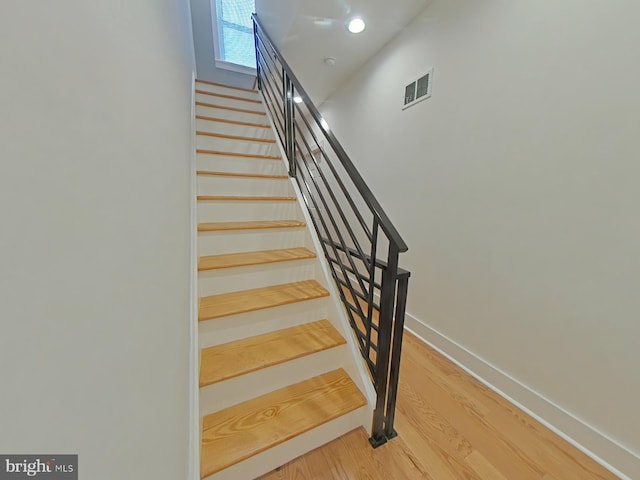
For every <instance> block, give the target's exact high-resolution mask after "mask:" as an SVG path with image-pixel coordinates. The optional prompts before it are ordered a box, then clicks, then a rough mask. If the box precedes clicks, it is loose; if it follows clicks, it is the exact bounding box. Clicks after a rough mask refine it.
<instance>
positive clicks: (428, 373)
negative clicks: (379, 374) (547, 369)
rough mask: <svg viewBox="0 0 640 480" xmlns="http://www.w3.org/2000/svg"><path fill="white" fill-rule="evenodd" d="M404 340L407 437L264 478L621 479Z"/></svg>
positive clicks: (348, 446) (320, 455)
mask: <svg viewBox="0 0 640 480" xmlns="http://www.w3.org/2000/svg"><path fill="white" fill-rule="evenodd" d="M404 338H405V342H404V346H403V350H402V363H401V366H400V386H399V394H398V409H397V413H396V429H397V430H398V433H399V437H397V438H395V439H393V440H391V441H390V442H388V443H387V444H385V445H383V446H382V447H380V448H378V449H376V450H373V449H371V447H370V446H369V444H368V442H367V438H366V433H365V432H364V431H362V430H358V431H354V432H351V433H350V434H348V435H346V436H345V437H344V438H341V439H338V440H335V441H333V442H331V443H329V444H327V445H325V446H323V447H321V448H319V449H316V450H314V451H313V452H310V453H308V454H307V455H304V456H302V457H300V458H298V459H296V460H294V461H293V462H291V463H288V464H287V465H284V466H283V467H281V468H280V469H278V470H276V471H274V472H271V473H269V474H267V475H264V476H263V477H261V478H260V480H284V479H291V480H293V479H294V478H295V479H296V480H312V479H313V480H344V479H361V478H366V479H385V480H386V479H411V480H413V479H435V480H462V479H463V480H524V479H536V480H615V479H617V477H616V476H615V475H614V474H613V473H611V472H609V471H608V470H606V469H605V468H604V467H602V466H601V465H599V464H598V463H596V462H595V461H594V460H592V459H591V458H589V457H587V456H586V455H585V454H583V453H582V452H580V451H579V450H577V449H576V448H575V447H573V446H571V445H570V444H569V443H567V442H566V441H564V440H563V439H562V438H560V437H558V436H557V435H556V434H554V433H553V432H551V431H550V430H549V429H548V428H546V427H544V426H543V425H542V424H540V423H539V422H537V421H536V420H534V419H533V418H531V417H530V416H528V415H527V414H525V413H524V412H522V411H521V410H519V409H518V408H517V407H515V406H514V405H512V404H511V403H509V402H508V401H507V400H506V399H504V398H502V397H500V396H499V395H498V394H496V393H495V392H493V391H492V390H490V389H489V388H487V387H486V386H484V385H483V384H481V383H480V382H478V381H477V380H476V379H474V378H473V377H471V376H470V375H468V374H467V373H466V372H464V371H463V370H462V369H460V368H459V367H457V366H456V365H455V364H453V363H452V362H450V361H449V360H448V359H446V358H445V357H443V356H442V355H440V354H439V353H437V352H436V351H435V350H433V349H432V348H430V347H429V346H427V345H425V344H424V343H423V342H422V341H420V340H419V339H417V338H416V337H414V336H413V335H411V334H409V333H407V332H405V337H404ZM400 458H409V459H410V462H405V463H398V461H397V459H400ZM391 459H395V460H396V463H395V464H391V463H390V462H391V461H392V460H391ZM407 463H410V465H407ZM410 466H413V467H414V468H415V470H414V471H412V472H410V473H409V472H408V471H407V468H409V467H410Z"/></svg>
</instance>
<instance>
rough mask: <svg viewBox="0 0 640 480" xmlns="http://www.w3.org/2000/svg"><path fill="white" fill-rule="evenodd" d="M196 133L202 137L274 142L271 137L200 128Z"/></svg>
mask: <svg viewBox="0 0 640 480" xmlns="http://www.w3.org/2000/svg"><path fill="white" fill-rule="evenodd" d="M196 135H200V136H203V137H214V138H224V139H226V140H240V141H243V142H258V143H269V144H274V143H276V141H275V140H274V139H272V138H258V137H246V136H243V135H229V134H226V133H217V132H204V131H202V130H198V131H196Z"/></svg>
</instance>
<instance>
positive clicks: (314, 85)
mask: <svg viewBox="0 0 640 480" xmlns="http://www.w3.org/2000/svg"><path fill="white" fill-rule="evenodd" d="M429 3H430V0H393V1H389V0H321V1H319V0H256V12H257V14H258V18H259V19H260V22H261V23H262V25H263V26H264V28H265V30H266V31H267V33H268V34H269V36H270V37H271V39H272V40H273V42H274V43H275V44H276V46H277V47H278V49H279V50H280V51H281V52H282V54H283V55H284V57H285V59H286V61H287V63H289V65H290V66H291V68H292V69H293V71H294V73H295V75H296V76H297V77H298V79H299V80H300V83H301V84H302V86H303V88H304V89H305V90H306V91H307V93H308V94H309V96H310V97H311V99H312V100H313V101H314V103H316V104H320V103H322V101H324V100H325V99H326V98H327V97H328V96H329V95H330V94H331V93H332V92H333V91H334V90H335V89H336V88H337V87H339V86H340V84H342V83H343V82H344V81H345V80H347V79H348V78H349V77H350V76H351V75H352V74H353V73H354V72H355V71H356V70H358V69H359V68H360V67H361V66H362V65H364V63H366V61H367V60H369V59H370V58H371V57H372V56H373V55H375V54H376V53H377V52H378V51H379V50H380V49H381V48H382V47H383V46H384V45H386V44H387V43H388V42H389V41H390V40H391V39H392V38H393V37H395V36H396V35H397V34H398V33H400V31H401V30H402V29H403V28H404V27H405V26H406V25H407V24H408V23H409V22H410V21H411V20H412V19H413V18H414V17H415V16H416V14H417V13H418V12H420V11H421V10H422V9H424V8H425V7H426V6H427V5H428V4H429ZM354 16H359V17H361V18H363V19H364V20H365V22H366V24H367V27H366V29H365V31H364V32H362V33H360V34H357V35H354V34H352V33H349V32H348V31H347V28H346V22H347V21H348V20H350V19H351V18H353V17H354ZM328 57H329V58H334V59H335V65H333V66H330V65H327V64H326V63H325V62H324V59H325V58H328Z"/></svg>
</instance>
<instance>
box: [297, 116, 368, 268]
mask: <svg viewBox="0 0 640 480" xmlns="http://www.w3.org/2000/svg"><path fill="white" fill-rule="evenodd" d="M307 125H308V124H307ZM296 128H297V129H298V132H299V134H300V137H302V140H303V142H304V144H305V146H306V147H307V150H311V147H309V144H308V142H307V139H306V137H305V135H304V132H302V130H301V129H300V126H299V125H296ZM316 146H317V147H318V148H320V146H319V145H318V144H317V143H316ZM311 161H312V162H313V164H314V166H315V167H316V170H317V171H318V174H319V175H320V178H321V179H322V182H323V183H324V185H325V188H326V190H327V192H328V193H329V196H330V197H331V200H332V201H333V204H334V205H335V206H336V209H337V211H338V213H339V214H340V218H341V219H342V222H343V223H344V225H345V226H346V229H347V232H348V233H349V236H350V238H351V240H352V241H353V243H354V245H355V246H356V249H357V250H358V251H359V252H361V253H362V257H361V259H362V261H363V263H364V264H365V266H366V265H367V261H366V259H365V258H364V256H365V253H364V252H363V251H362V249H361V247H360V243H359V242H358V238H357V236H356V235H355V234H354V232H353V230H352V229H351V226H350V224H349V222H348V221H347V219H346V218H345V216H344V212H343V211H342V208H340V202H338V200H337V199H336V197H335V195H334V194H333V190H331V186H330V185H329V182H328V181H327V178H326V177H325V175H324V172H323V171H322V169H321V168H320V165H318V162H317V161H316V159H315V157H314V156H313V155H312V156H311ZM347 248H348V247H347V246H346V244H344V242H343V249H344V251H346V249H347ZM353 268H354V270H356V268H355V265H354V266H353Z"/></svg>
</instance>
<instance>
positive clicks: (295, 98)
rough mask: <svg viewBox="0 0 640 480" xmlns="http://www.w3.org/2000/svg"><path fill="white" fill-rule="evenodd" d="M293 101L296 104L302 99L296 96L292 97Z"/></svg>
mask: <svg viewBox="0 0 640 480" xmlns="http://www.w3.org/2000/svg"><path fill="white" fill-rule="evenodd" d="M293 101H294V102H296V103H302V97H301V96H300V95H296V96H295V97H293Z"/></svg>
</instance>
